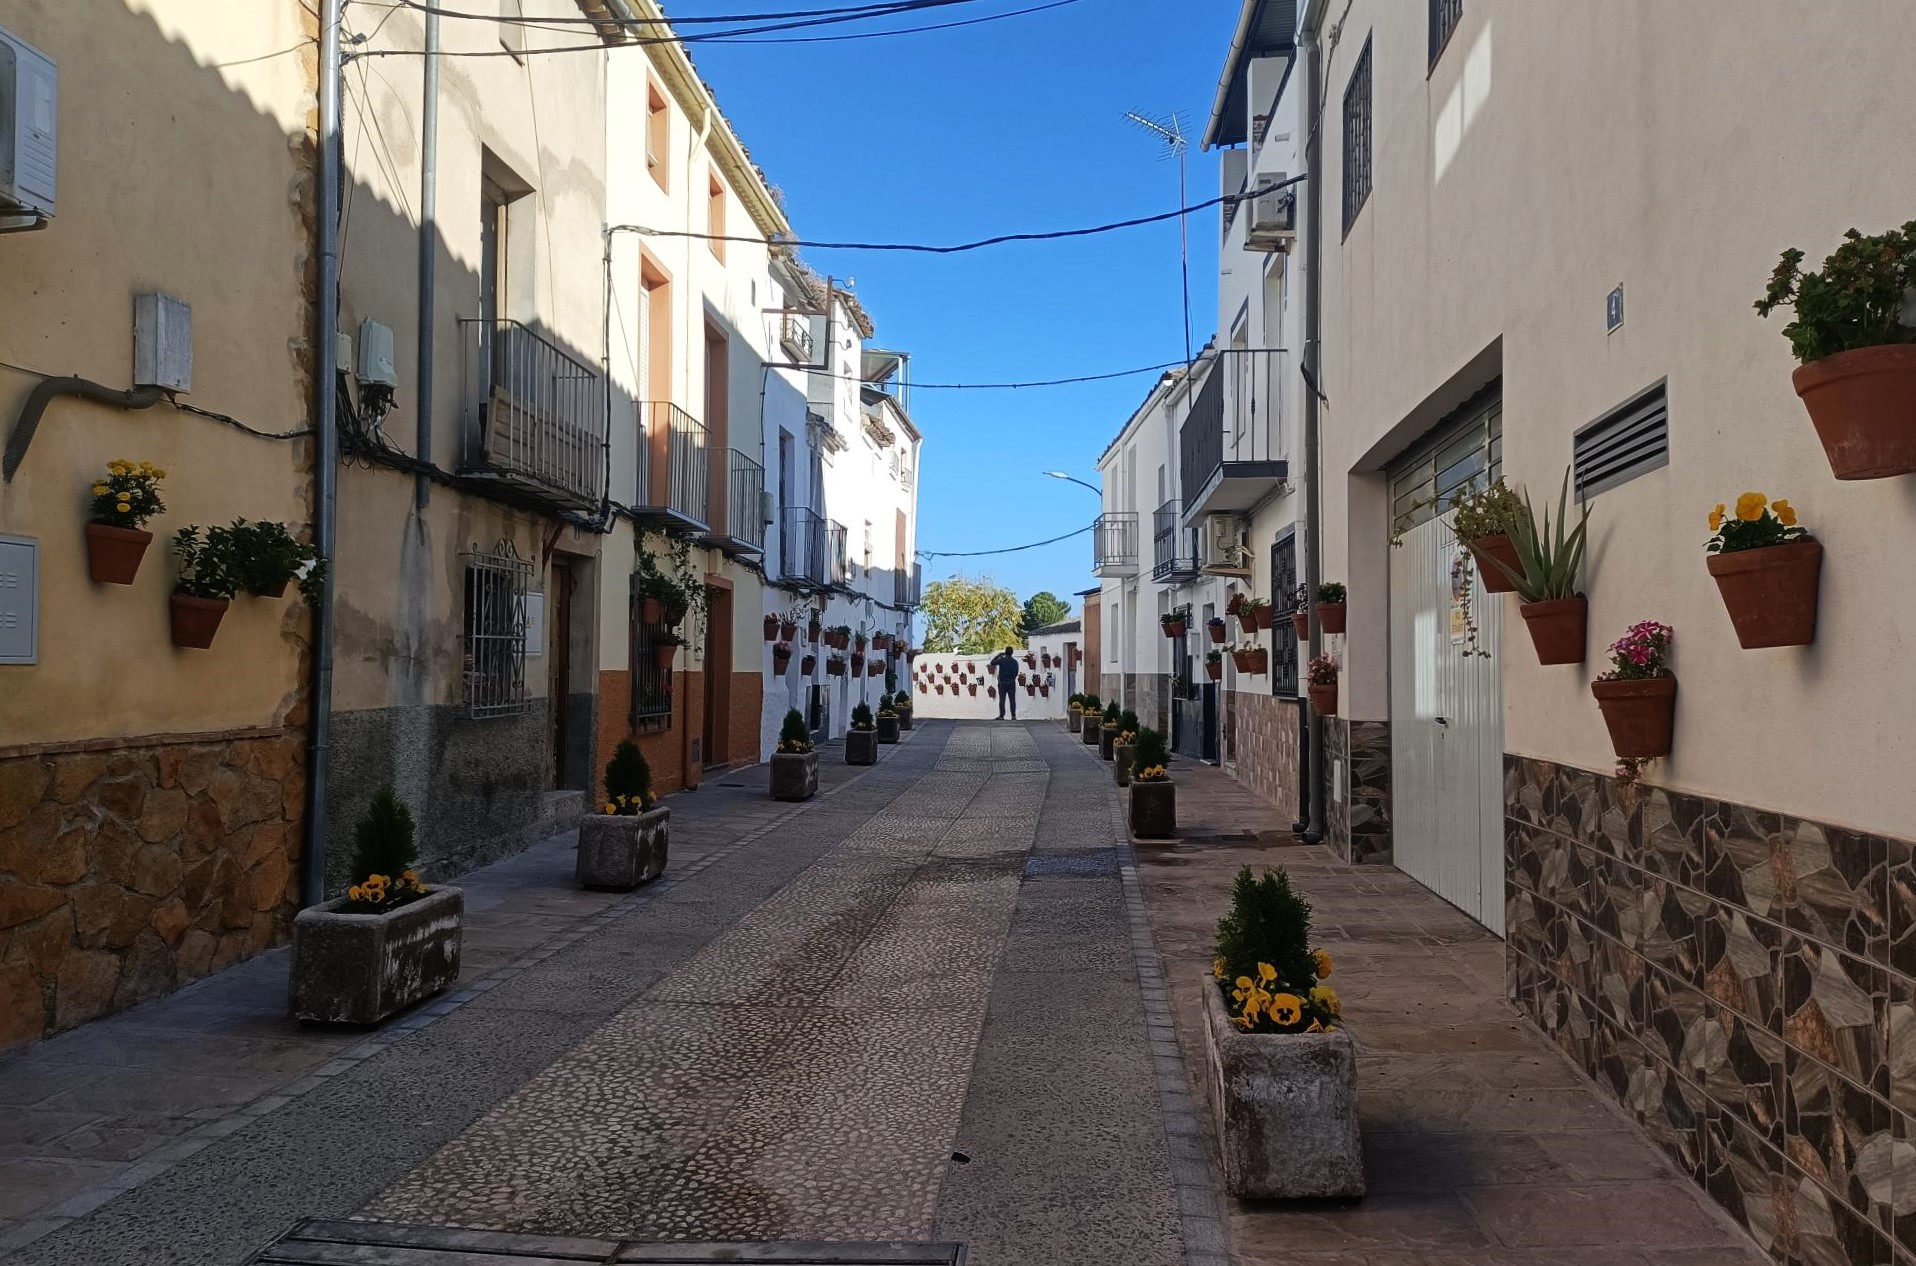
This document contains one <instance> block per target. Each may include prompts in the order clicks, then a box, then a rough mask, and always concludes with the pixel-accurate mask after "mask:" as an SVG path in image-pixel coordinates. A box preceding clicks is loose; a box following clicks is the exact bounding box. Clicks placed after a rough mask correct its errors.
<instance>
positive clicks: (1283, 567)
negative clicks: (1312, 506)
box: [1271, 532, 1297, 699]
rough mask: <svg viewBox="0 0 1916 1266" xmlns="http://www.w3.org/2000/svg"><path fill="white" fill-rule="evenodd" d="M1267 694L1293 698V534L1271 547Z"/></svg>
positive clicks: (1294, 629)
mask: <svg viewBox="0 0 1916 1266" xmlns="http://www.w3.org/2000/svg"><path fill="white" fill-rule="evenodd" d="M1271 605H1272V606H1273V608H1275V614H1276V616H1277V619H1276V620H1274V621H1272V623H1271V693H1272V694H1274V695H1284V696H1287V697H1289V698H1293V699H1295V698H1296V697H1297V625H1296V624H1294V623H1293V622H1292V621H1291V618H1290V617H1291V613H1292V612H1293V611H1295V610H1297V535H1296V533H1295V532H1287V533H1285V535H1284V536H1283V537H1281V538H1280V539H1278V540H1276V541H1274V542H1272V544H1271Z"/></svg>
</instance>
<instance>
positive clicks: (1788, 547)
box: [1704, 492, 1823, 650]
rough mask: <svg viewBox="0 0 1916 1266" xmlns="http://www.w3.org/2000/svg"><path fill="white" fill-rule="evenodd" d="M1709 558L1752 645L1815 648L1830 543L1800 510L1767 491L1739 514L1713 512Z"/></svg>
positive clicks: (1740, 633)
mask: <svg viewBox="0 0 1916 1266" xmlns="http://www.w3.org/2000/svg"><path fill="white" fill-rule="evenodd" d="M1710 532H1711V536H1710V540H1709V543H1708V544H1707V545H1706V546H1705V547H1704V548H1705V549H1706V550H1708V551H1709V557H1708V559H1707V560H1705V561H1706V564H1707V565H1708V567H1709V569H1710V575H1711V576H1713V577H1714V578H1715V579H1716V587H1717V591H1718V592H1719V593H1720V594H1721V595H1722V596H1723V605H1724V606H1725V607H1726V608H1727V609H1728V610H1729V613H1730V623H1731V625H1733V626H1734V627H1735V629H1736V640H1737V643H1738V644H1739V645H1740V646H1742V647H1743V649H1744V650H1754V649H1756V648H1758V647H1765V646H1808V645H1809V644H1810V643H1811V642H1814V641H1815V640H1816V588H1817V581H1818V580H1819V579H1820V577H1821V576H1822V573H1823V546H1822V544H1821V543H1819V542H1818V541H1817V540H1816V538H1814V537H1812V536H1811V535H1810V534H1809V533H1808V532H1807V531H1805V530H1804V529H1803V528H1801V527H1798V526H1797V523H1796V508H1795V507H1794V506H1792V505H1791V504H1790V503H1789V502H1787V501H1783V500H1777V501H1770V500H1769V499H1768V498H1766V497H1765V496H1764V495H1763V494H1762V493H1760V492H1746V493H1744V494H1743V495H1742V496H1740V497H1738V498H1737V499H1736V512H1735V513H1734V514H1731V513H1729V512H1728V511H1727V510H1726V508H1725V507H1724V506H1722V505H1718V506H1717V507H1716V508H1715V509H1714V510H1712V511H1710Z"/></svg>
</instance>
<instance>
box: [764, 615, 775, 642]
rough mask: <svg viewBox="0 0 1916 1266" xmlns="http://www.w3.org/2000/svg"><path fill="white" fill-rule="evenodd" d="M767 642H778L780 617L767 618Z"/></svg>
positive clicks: (771, 616)
mask: <svg viewBox="0 0 1916 1266" xmlns="http://www.w3.org/2000/svg"><path fill="white" fill-rule="evenodd" d="M765 640H766V641H768V642H776V641H778V617H777V616H775V615H768V616H766V617H765Z"/></svg>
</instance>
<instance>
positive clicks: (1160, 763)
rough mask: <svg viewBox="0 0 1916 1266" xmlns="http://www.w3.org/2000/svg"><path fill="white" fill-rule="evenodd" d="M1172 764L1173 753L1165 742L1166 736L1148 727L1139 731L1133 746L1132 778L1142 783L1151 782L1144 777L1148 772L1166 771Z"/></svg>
mask: <svg viewBox="0 0 1916 1266" xmlns="http://www.w3.org/2000/svg"><path fill="white" fill-rule="evenodd" d="M1170 764H1171V751H1170V748H1169V747H1168V746H1166V744H1165V742H1164V735H1163V734H1162V733H1161V732H1159V731H1157V730H1153V729H1151V728H1149V727H1148V726H1147V727H1146V728H1144V729H1141V730H1139V731H1138V737H1137V739H1136V740H1135V741H1134V742H1133V743H1132V746H1131V776H1132V777H1133V778H1135V779H1137V780H1139V781H1140V782H1149V781H1152V779H1148V778H1146V777H1145V776H1144V774H1145V771H1146V770H1150V769H1166V768H1168V767H1169V766H1170Z"/></svg>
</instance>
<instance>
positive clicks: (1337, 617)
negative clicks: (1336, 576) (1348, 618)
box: [1317, 580, 1346, 633]
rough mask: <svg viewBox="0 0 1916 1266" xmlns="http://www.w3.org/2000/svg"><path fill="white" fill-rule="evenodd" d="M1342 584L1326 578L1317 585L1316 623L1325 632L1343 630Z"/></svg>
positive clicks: (1343, 596)
mask: <svg viewBox="0 0 1916 1266" xmlns="http://www.w3.org/2000/svg"><path fill="white" fill-rule="evenodd" d="M1345 606H1346V603H1345V595H1344V586H1343V585H1341V584H1339V583H1337V582H1336V581H1335V580H1327V581H1325V582H1324V583H1323V584H1321V585H1319V586H1318V587H1317V625H1318V627H1319V628H1321V629H1323V630H1324V632H1326V633H1342V632H1343V631H1344V611H1345Z"/></svg>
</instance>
